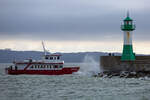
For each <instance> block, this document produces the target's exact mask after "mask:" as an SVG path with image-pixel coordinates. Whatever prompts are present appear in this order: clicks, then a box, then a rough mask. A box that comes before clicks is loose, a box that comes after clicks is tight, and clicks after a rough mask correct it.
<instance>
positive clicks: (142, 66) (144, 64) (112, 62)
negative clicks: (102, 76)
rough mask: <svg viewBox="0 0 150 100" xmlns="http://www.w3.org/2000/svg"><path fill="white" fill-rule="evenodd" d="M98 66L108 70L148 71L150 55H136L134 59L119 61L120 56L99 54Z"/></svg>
mask: <svg viewBox="0 0 150 100" xmlns="http://www.w3.org/2000/svg"><path fill="white" fill-rule="evenodd" d="M100 68H101V69H102V70H103V71H110V72H120V71H134V72H141V71H144V72H150V56H136V60H135V61H121V56H101V57H100Z"/></svg>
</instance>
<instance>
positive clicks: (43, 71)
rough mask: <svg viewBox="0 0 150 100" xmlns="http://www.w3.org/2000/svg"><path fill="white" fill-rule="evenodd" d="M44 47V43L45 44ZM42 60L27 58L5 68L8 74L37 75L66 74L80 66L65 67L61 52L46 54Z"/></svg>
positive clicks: (75, 70)
mask: <svg viewBox="0 0 150 100" xmlns="http://www.w3.org/2000/svg"><path fill="white" fill-rule="evenodd" d="M43 48H44V44H43ZM44 52H45V55H44V57H43V59H42V60H33V59H27V60H24V61H22V62H14V63H13V65H11V66H9V67H8V68H6V69H5V71H6V73H7V74H12V75H18V74H32V75H33V74H36V75H64V74H72V73H73V72H77V71H78V70H79V69H80V67H78V66H70V67H65V66H64V61H62V60H60V56H61V55H59V54H49V55H48V54H46V50H45V48H44Z"/></svg>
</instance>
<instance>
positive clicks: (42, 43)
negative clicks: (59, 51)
mask: <svg viewBox="0 0 150 100" xmlns="http://www.w3.org/2000/svg"><path fill="white" fill-rule="evenodd" d="M42 46H43V50H44V55H45V56H46V52H47V51H46V49H45V46H44V42H43V41H42Z"/></svg>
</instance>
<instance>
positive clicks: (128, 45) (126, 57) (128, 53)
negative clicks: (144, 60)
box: [121, 12, 135, 61]
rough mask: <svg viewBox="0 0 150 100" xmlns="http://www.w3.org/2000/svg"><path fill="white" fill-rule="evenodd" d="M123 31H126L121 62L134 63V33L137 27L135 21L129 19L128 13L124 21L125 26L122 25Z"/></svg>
mask: <svg viewBox="0 0 150 100" xmlns="http://www.w3.org/2000/svg"><path fill="white" fill-rule="evenodd" d="M121 30H122V31H124V45H123V53H122V56H121V61H134V60H135V53H133V47H132V31H133V30H135V25H133V20H132V19H131V18H130V17H129V12H127V17H126V18H125V19H124V23H123V25H121Z"/></svg>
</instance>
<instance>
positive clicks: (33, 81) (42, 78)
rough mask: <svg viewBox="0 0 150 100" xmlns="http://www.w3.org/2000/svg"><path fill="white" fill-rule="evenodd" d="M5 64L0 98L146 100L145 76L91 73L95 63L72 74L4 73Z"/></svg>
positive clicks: (149, 90)
mask: <svg viewBox="0 0 150 100" xmlns="http://www.w3.org/2000/svg"><path fill="white" fill-rule="evenodd" d="M69 64H70V63H68V65H69ZM8 65H9V64H0V100H150V79H149V78H146V77H145V78H119V77H114V78H100V77H93V76H92V74H95V73H97V70H98V69H97V68H99V67H93V66H92V65H90V64H88V63H87V64H85V63H78V65H81V70H80V71H79V72H78V73H75V74H72V75H60V76H50V75H7V74H5V71H4V68H5V67H6V66H8ZM74 65H76V64H74ZM95 66H96V63H95ZM89 67H90V68H89ZM94 71H95V73H94Z"/></svg>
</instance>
